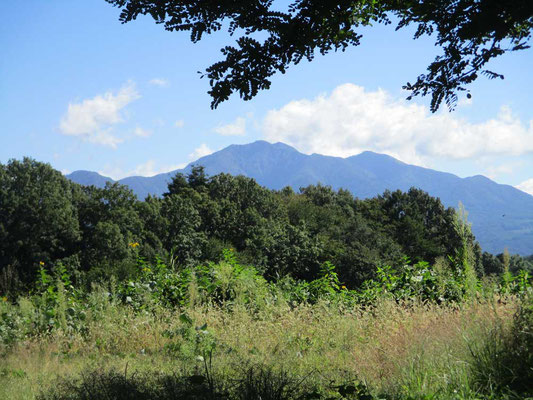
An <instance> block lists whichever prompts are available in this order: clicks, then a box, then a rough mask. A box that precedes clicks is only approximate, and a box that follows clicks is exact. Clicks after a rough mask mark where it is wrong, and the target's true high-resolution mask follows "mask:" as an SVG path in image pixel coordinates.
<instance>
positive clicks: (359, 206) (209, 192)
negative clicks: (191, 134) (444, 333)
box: [0, 158, 533, 293]
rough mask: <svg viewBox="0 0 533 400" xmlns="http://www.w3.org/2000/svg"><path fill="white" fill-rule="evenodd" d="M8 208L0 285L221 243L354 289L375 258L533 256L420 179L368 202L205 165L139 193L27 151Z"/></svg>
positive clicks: (203, 253)
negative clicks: (486, 246) (278, 185)
mask: <svg viewBox="0 0 533 400" xmlns="http://www.w3.org/2000/svg"><path fill="white" fill-rule="evenodd" d="M0 205H1V206H0V271H1V273H0V293H10V292H18V291H21V290H26V289H29V288H31V285H32V283H33V282H34V280H35V277H36V275H37V272H38V270H39V267H40V265H41V264H43V265H46V266H47V267H49V266H54V265H56V266H57V265H59V264H61V265H65V266H67V267H68V268H69V270H71V271H72V272H71V273H72V275H73V277H74V279H76V280H77V281H78V282H77V283H78V284H81V285H84V284H87V283H88V282H95V281H105V280H108V279H109V278H110V277H111V276H115V277H116V278H118V279H119V280H124V279H129V278H132V277H134V276H135V274H137V273H138V260H139V259H142V260H145V261H146V262H154V261H155V260H156V259H159V260H162V261H164V262H166V263H167V264H169V265H173V266H191V265H195V264H199V263H205V262H208V261H213V262H217V261H220V259H221V257H222V251H223V249H232V251H233V252H234V254H235V255H236V257H237V259H238V260H239V261H240V262H241V263H244V264H247V265H253V266H254V267H255V268H257V270H258V271H260V273H261V274H262V275H263V276H265V277H266V278H267V279H269V280H274V279H276V278H279V277H281V276H285V275H290V276H292V277H293V278H296V279H302V280H308V281H310V280H312V279H315V278H317V276H318V273H319V269H320V266H321V265H322V264H323V263H324V262H326V261H328V262H331V263H332V264H333V265H335V266H336V268H337V272H338V274H339V278H340V280H341V281H342V282H343V283H344V284H345V285H346V286H348V287H349V288H357V287H359V286H360V285H361V283H362V282H364V281H365V280H367V279H369V278H372V277H373V276H374V274H375V271H376V268H377V267H378V266H384V265H401V264H405V263H409V262H410V263H417V262H419V261H427V262H428V263H430V264H433V263H435V261H436V260H438V259H440V260H444V262H447V263H452V264H453V263H454V262H458V259H459V258H461V257H467V258H468V261H469V263H470V265H472V266H473V267H474V269H475V271H476V273H477V274H478V276H483V275H490V274H501V273H502V272H503V271H504V270H505V269H506V268H507V269H509V270H510V271H511V272H517V271H519V270H528V271H532V270H533V257H529V258H523V257H519V256H517V255H509V254H507V253H506V252H502V254H499V255H492V254H489V253H487V252H482V249H481V248H480V247H479V245H478V244H477V242H476V240H475V238H474V236H473V235H472V234H471V232H470V230H469V229H462V228H461V226H462V223H461V216H460V215H459V213H457V212H456V211H455V210H454V209H452V208H447V209H446V208H445V207H443V205H442V204H441V202H440V201H439V199H436V198H433V197H431V196H429V195H428V194H427V193H425V192H423V191H421V190H418V189H416V188H412V189H411V190H409V191H408V192H401V191H395V192H389V191H386V192H385V193H383V194H382V195H380V196H377V197H375V198H371V199H365V200H360V199H357V198H354V196H353V195H352V194H351V193H350V192H348V191H346V190H338V191H334V190H332V189H331V188H330V187H328V186H322V185H320V184H317V185H311V186H307V187H303V188H300V190H299V192H298V193H296V192H295V191H293V190H292V189H291V188H289V187H287V188H284V189H282V190H279V191H274V190H269V189H266V188H264V187H261V186H260V185H258V184H257V183H256V182H255V181H254V180H253V179H250V178H247V177H244V176H231V175H228V174H219V175H215V176H211V177H209V176H206V174H205V173H204V169H203V167H202V166H196V167H194V168H193V169H192V171H191V172H190V173H189V174H188V175H187V176H185V175H183V174H177V175H176V176H175V177H174V178H173V179H172V182H171V183H170V184H169V186H168V191H167V192H166V193H165V194H164V196H163V198H156V197H151V196H149V197H147V198H146V199H145V200H144V201H140V200H138V199H137V198H136V197H135V196H134V195H133V194H132V192H131V191H130V190H129V189H127V188H126V187H124V186H121V185H118V184H108V185H107V186H106V187H105V188H103V189H99V188H96V187H83V186H80V185H78V184H75V183H73V182H71V181H69V180H68V179H66V178H65V177H64V176H63V175H62V174H61V173H60V172H59V171H56V170H54V169H53V168H52V167H51V166H50V165H48V164H45V163H40V162H37V161H35V160H32V159H29V158H25V159H24V160H22V161H16V160H12V161H10V162H9V163H7V164H6V165H0ZM462 218H463V219H464V218H465V217H464V216H463V217H462ZM463 222H464V221H463ZM466 227H468V226H467V225H466ZM465 249H468V250H467V251H466V252H467V253H468V254H462V253H464V252H465ZM502 250H503V249H502Z"/></svg>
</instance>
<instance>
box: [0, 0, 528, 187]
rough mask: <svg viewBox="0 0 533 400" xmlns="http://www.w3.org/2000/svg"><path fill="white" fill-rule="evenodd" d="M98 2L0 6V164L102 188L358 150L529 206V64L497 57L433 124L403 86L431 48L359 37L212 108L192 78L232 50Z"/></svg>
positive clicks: (374, 31) (32, 1) (56, 0)
mask: <svg viewBox="0 0 533 400" xmlns="http://www.w3.org/2000/svg"><path fill="white" fill-rule="evenodd" d="M118 15H119V10H118V9H116V8H113V7H112V6H110V5H109V4H108V3H106V2H105V1H104V0H91V1H73V0H48V1H42V0H26V1H24V2H6V4H3V8H2V13H1V16H0V18H1V24H0V46H1V48H2V56H1V57H0V122H1V124H2V134H1V138H2V146H0V162H2V163H6V162H7V161H8V160H9V159H12V158H17V159H20V158H22V157H24V156H31V157H33V158H35V159H37V160H39V161H45V162H49V163H51V164H52V165H53V166H54V167H55V168H57V169H59V170H61V171H64V172H69V171H74V170H78V169H86V170H93V171H98V172H100V173H102V174H105V175H108V176H111V177H113V178H121V177H124V176H128V175H133V174H135V175H152V174H155V173H158V172H164V171H169V170H172V169H176V168H178V167H181V166H183V165H184V164H186V163H188V162H190V161H193V160H195V159H196V158H198V157H199V156H202V155H205V154H208V153H210V152H212V151H216V150H219V149H221V148H223V147H225V146H228V145H230V144H233V143H249V142H252V141H254V140H257V139H266V140H269V141H272V142H275V141H282V142H285V143H287V144H290V145H293V146H294V147H296V148H297V149H298V150H300V151H302V152H305V153H313V152H316V153H322V154H329V155H336V156H349V155H352V154H357V153H359V152H361V151H364V150H373V151H377V152H382V153H387V154H391V155H393V156H396V157H397V158H399V159H401V160H403V161H405V162H409V163H414V164H418V165H422V166H426V167H430V168H434V169H438V170H443V171H448V172H452V173H455V174H457V175H459V176H463V177H464V176H471V175H476V174H482V175H486V176H489V177H490V178H492V179H494V180H496V181H497V182H500V183H506V184H511V185H515V186H518V185H521V186H520V187H521V188H522V189H523V190H527V191H530V192H531V193H533V94H532V92H533V74H531V72H530V71H531V70H532V69H533V68H532V67H533V51H531V50H526V51H523V52H520V53H515V54H509V55H507V56H504V57H501V58H500V59H499V60H496V61H494V62H493V63H492V64H491V67H492V69H494V70H496V71H497V72H501V73H503V74H505V76H506V79H505V80H504V81H488V80H487V79H484V78H480V79H478V81H477V82H475V83H474V84H473V85H472V86H471V92H472V95H473V98H472V100H471V101H466V99H462V100H461V101H460V105H459V107H458V108H457V110H456V111H454V112H453V113H449V112H448V111H447V110H446V109H442V110H441V111H440V112H439V113H437V114H435V115H432V114H431V113H429V111H428V104H429V99H428V98H422V99H416V100H415V101H411V102H407V101H405V100H404V99H405V97H406V95H407V94H406V93H405V92H403V91H402V89H401V87H402V85H403V84H404V83H405V82H407V81H413V80H414V79H415V78H416V76H417V75H418V74H420V73H423V72H424V71H425V68H426V66H427V65H428V64H429V62H431V61H432V60H433V58H434V56H435V55H436V54H437V52H438V51H439V50H438V49H437V48H435V47H434V45H433V41H432V39H431V38H425V39H423V40H416V41H414V40H412V31H410V30H402V31H400V32H395V31H394V28H393V27H391V26H388V27H384V26H376V27H372V28H369V29H366V30H365V31H364V32H363V33H364V37H363V41H362V43H363V44H362V45H361V46H359V47H355V48H351V49H349V50H348V51H346V52H344V53H332V54H330V55H327V56H324V57H322V56H317V57H316V58H315V60H314V61H313V62H311V63H308V62H305V61H304V62H302V63H301V64H300V65H297V66H293V67H291V68H290V70H289V71H288V72H287V74H285V75H279V76H275V77H274V79H273V84H272V88H271V89H270V90H268V91H264V92H262V93H260V94H259V95H258V96H257V97H256V98H255V99H253V100H252V101H248V102H244V101H242V100H241V99H239V98H238V97H233V98H231V99H230V101H228V102H225V103H223V104H222V105H221V106H219V108H218V109H217V110H215V111H212V110H211V109H210V107H209V105H210V97H209V96H208V95H207V91H208V90H209V85H208V82H207V81H206V80H205V79H203V80H202V79H199V74H198V73H197V71H200V70H203V69H205V68H206V67H208V66H209V65H211V64H212V63H213V62H215V61H218V60H219V59H220V58H221V56H220V53H219V49H220V48H221V47H222V46H223V45H226V44H230V43H232V41H233V40H234V38H230V37H228V36H227V34H225V33H217V34H216V35H214V36H207V37H205V39H203V40H202V41H201V42H200V43H198V44H192V43H190V41H189V37H188V34H187V33H171V32H166V31H165V30H164V29H163V28H162V26H160V25H156V24H155V23H154V22H153V20H152V19H151V18H149V17H140V18H139V19H138V20H137V21H134V22H132V23H128V24H125V25H123V24H120V22H119V21H118Z"/></svg>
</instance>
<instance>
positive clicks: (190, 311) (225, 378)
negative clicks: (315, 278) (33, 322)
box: [0, 291, 519, 400]
mask: <svg viewBox="0 0 533 400" xmlns="http://www.w3.org/2000/svg"><path fill="white" fill-rule="evenodd" d="M89 301H90V302H92V307H91V308H90V309H91V310H93V311H92V312H91V313H89V314H88V315H87V328H86V330H85V331H84V332H82V333H73V332H70V333H69V332H68V330H67V331H64V330H61V329H58V330H55V331H54V332H52V333H51V334H46V335H41V336H38V337H33V338H31V339H27V340H24V341H20V342H17V343H16V344H15V345H13V346H10V347H9V348H7V347H6V348H4V349H3V355H2V358H1V359H0V363H1V364H0V365H1V366H0V398H1V399H13V400H15V399H33V398H35V397H36V396H39V395H42V394H43V393H45V394H46V395H43V396H44V397H43V398H57V399H59V398H65V399H66V398H69V399H70V398H72V399H74V398H92V397H68V396H67V392H68V393H70V392H71V391H72V388H70V389H68V388H67V387H66V386H65V385H67V386H68V385H69V384H72V382H76V379H78V378H79V377H80V376H84V377H85V378H84V379H86V380H87V381H82V382H79V381H78V383H79V385H81V386H83V385H85V387H86V388H87V390H88V392H92V393H93V394H94V395H95V396H96V397H94V398H99V397H98V396H100V398H119V397H113V396H110V397H105V396H104V395H103V394H101V393H100V392H98V390H97V389H95V388H91V385H96V386H98V385H97V384H96V383H95V380H97V381H98V382H100V384H99V385H100V386H101V384H102V382H105V379H106V377H107V378H109V377H110V376H114V375H113V374H115V375H116V376H118V377H120V378H121V379H123V378H124V379H126V381H128V379H133V380H135V379H139V378H142V379H141V380H140V381H141V382H144V383H146V385H148V386H150V385H151V387H156V386H157V382H156V380H157V379H160V378H161V377H162V376H172V377H174V378H173V379H178V378H180V377H191V376H197V377H198V376H202V377H203V378H198V379H200V380H202V381H204V380H205V379H206V378H209V382H215V381H216V386H217V388H219V390H220V391H226V392H228V390H229V392H228V393H230V392H231V386H232V384H229V383H231V382H233V383H235V382H239V380H241V381H242V380H243V379H244V378H243V377H246V376H247V374H248V375H249V373H250V371H253V370H255V371H262V372H261V373H263V374H267V375H268V374H270V375H268V377H269V378H268V379H272V380H280V379H282V378H281V376H284V377H285V378H286V379H287V380H288V382H293V383H294V382H296V383H298V385H297V389H296V391H295V392H294V393H292V392H290V391H289V390H288V389H287V390H285V391H286V397H279V398H297V397H298V396H300V397H301V396H302V393H308V394H309V393H312V394H314V395H320V396H322V397H323V398H328V396H329V397H331V396H333V397H334V398H335V396H336V397H337V398H342V397H343V395H344V396H345V397H349V396H352V398H364V397H361V396H363V395H364V393H363V391H364V392H366V390H367V389H368V392H369V393H370V394H371V395H372V396H374V398H412V399H431V398H439V399H440V398H442V399H448V398H449V399H467V398H468V399H473V398H497V396H498V395H501V392H496V389H499V388H497V387H495V386H494V387H491V385H493V384H494V385H496V384H497V382H495V383H491V378H488V379H485V378H486V377H485V378H484V377H483V374H484V373H486V372H488V369H490V367H491V365H492V364H494V355H495V354H497V353H498V351H501V350H502V349H503V347H502V346H504V345H505V343H504V342H505V340H504V338H505V337H507V336H508V333H509V332H510V330H511V328H512V326H513V316H514V315H515V313H516V310H517V301H516V300H515V299H513V298H509V299H507V300H506V301H499V302H498V301H492V300H491V301H486V300H477V301H471V302H465V303H464V304H462V305H460V306H458V305H455V306H437V305H424V304H418V303H409V304H398V303H397V302H394V301H387V300H383V301H380V302H378V303H377V304H376V305H375V306H374V307H372V308H367V309H363V308H358V307H350V308H343V307H339V306H338V305H332V304H329V303H328V302H327V301H321V302H318V303H317V304H314V305H305V304H302V305H298V306H296V307H293V306H290V305H289V304H288V303H287V302H284V301H280V302H278V303H277V304H270V305H268V306H264V307H262V308H261V309H259V310H258V309H254V310H253V311H252V310H250V309H249V308H247V307H245V306H242V305H238V304H233V305H232V306H231V307H229V306H225V307H215V306H206V305H194V304H192V305H190V306H189V307H188V308H187V309H182V310H180V311H174V312H173V311H169V310H168V309H164V308H157V307H155V308H152V309H150V310H149V311H146V312H134V311H133V310H132V308H131V307H127V306H124V305H121V304H115V303H113V302H110V301H108V300H107V298H106V294H105V293H104V292H103V291H94V292H93V293H92V294H91V296H90V299H89ZM21 307H24V303H22V305H21ZM491 363H492V364H491ZM265 371H267V372H268V373H266V372H265ZM91 372H96V374H92V375H91V374H90V373H91ZM106 374H108V375H106ZM109 374H111V375H109ZM280 374H281V375H280ZM116 376H115V378H116ZM128 377H129V378H128ZM58 378H59V380H58ZM152 380H154V381H153V382H152ZM61 382H63V383H61ZM69 382H70V383H69ZM110 382H115V383H116V382H117V381H116V379H114V380H113V379H111V381H110ZM150 382H152V383H150ZM130 383H131V382H130ZM356 383H359V386H357V385H355V384H356ZM204 384H205V382H204ZM342 385H344V386H342ZM346 385H348V386H346ZM81 386H80V387H81ZM96 386H95V387H96ZM100 386H98V387H100ZM339 387H340V388H341V390H340V393H339ZM343 387H344V388H346V387H349V388H350V390H352V387H355V388H357V391H359V392H360V393H359V392H357V393H359V397H357V396H358V394H357V393H355V392H353V391H348V392H346V390H345V389H342V388H343ZM360 388H364V390H363V389H360ZM69 390H70V392H69ZM493 391H494V392H493ZM53 393H55V394H53ZM98 393H100V395H98ZM291 393H292V394H291ZM297 393H299V394H297ZM498 393H500V394H498ZM509 393H511V392H509ZM47 396H48V397H47ZM53 396H56V397H53ZM61 396H64V397H61ZM80 396H81V395H80ZM206 396H207V395H206ZM354 396H355V397H354ZM509 396H510V397H513V395H512V393H511V394H509ZM141 397H142V396H141V395H138V396H136V397H123V398H141ZM261 397H262V398H264V397H265V396H261ZM120 398H122V397H120ZM147 398H150V397H147ZM160 398H164V397H163V396H160ZM191 398H192V397H191ZM205 398H208V397H205ZM250 398H251V397H250ZM317 398H318V397H317ZM515 398H519V397H516V396H515Z"/></svg>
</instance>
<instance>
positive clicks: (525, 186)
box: [516, 178, 533, 196]
mask: <svg viewBox="0 0 533 400" xmlns="http://www.w3.org/2000/svg"><path fill="white" fill-rule="evenodd" d="M516 188H517V189H520V190H521V191H523V192H526V193H529V194H530V195H532V196H533V178H531V179H528V180H526V181H524V182H522V183H521V184H519V185H516Z"/></svg>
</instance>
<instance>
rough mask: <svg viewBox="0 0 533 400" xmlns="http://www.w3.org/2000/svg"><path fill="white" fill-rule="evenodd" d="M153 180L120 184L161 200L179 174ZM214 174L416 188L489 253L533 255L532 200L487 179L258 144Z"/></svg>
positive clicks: (220, 156) (359, 189)
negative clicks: (459, 213) (461, 222)
mask: <svg viewBox="0 0 533 400" xmlns="http://www.w3.org/2000/svg"><path fill="white" fill-rule="evenodd" d="M192 164H193V163H191V164H189V165H188V166H187V167H186V168H185V169H183V170H176V171H173V172H169V173H165V174H159V175H156V176H153V177H149V178H147V177H129V178H124V179H121V180H120V181H118V182H119V183H122V184H125V185H128V186H129V187H130V188H131V189H132V190H133V191H134V192H135V194H137V196H138V197H139V198H144V197H146V195H148V194H153V195H157V196H160V195H162V194H163V193H164V192H165V191H166V189H167V183H168V182H169V181H170V179H171V177H172V176H173V175H174V174H175V173H176V172H185V173H186V172H187V171H188V170H190V168H191V166H192ZM194 164H199V165H203V166H204V167H205V169H206V172H207V173H208V174H209V175H215V174H218V173H221V172H226V173H230V174H232V175H239V174H242V175H246V176H249V177H251V178H254V179H255V180H256V181H257V182H258V183H259V184H261V185H264V186H266V187H268V188H271V189H281V188H283V187H285V186H292V187H293V188H294V189H296V190H297V189H298V188H300V187H302V186H307V185H309V184H316V183H318V182H320V183H322V184H325V185H331V186H332V187H333V188H335V189H338V188H345V189H348V190H350V191H351V192H352V193H353V194H354V195H355V196H357V197H359V198H367V197H372V196H375V195H377V194H381V193H383V192H384V191H385V190H386V189H389V190H396V189H400V190H404V191H405V190H408V189H409V188H410V187H413V186H414V187H417V188H420V189H422V190H425V191H427V192H428V193H430V194H431V195H432V196H436V197H439V198H440V199H441V201H442V202H443V203H444V204H445V205H446V206H451V207H457V205H458V204H459V202H462V203H463V204H464V205H465V207H466V209H467V211H468V212H469V221H470V222H472V229H473V231H474V234H475V235H476V237H477V239H478V240H479V242H480V243H481V245H482V247H483V249H484V250H487V251H490V252H493V253H500V252H502V251H503V249H504V248H505V247H508V248H509V251H510V252H511V253H518V254H522V255H528V254H532V253H533V196H531V195H529V194H526V193H524V192H522V191H520V190H518V189H516V188H514V187H512V186H508V185H500V184H498V183H496V182H493V181H491V180H490V179H488V178H485V177H483V176H480V175H478V176H473V177H470V178H464V179H463V178H459V177H458V176H455V175H453V174H449V173H444V172H439V171H434V170H431V169H427V168H422V167H417V166H414V165H409V164H405V163H403V162H401V161H398V160H396V159H395V158H393V157H390V156H387V155H383V154H377V153H373V152H370V151H367V152H364V153H361V154H358V155H355V156H352V157H348V158H339V157H330V156H323V155H319V154H312V155H306V154H302V153H300V152H298V151H297V150H296V149H294V148H292V147H290V146H288V145H286V144H283V143H275V144H270V143H267V142H265V141H257V142H254V143H251V144H247V145H232V146H229V147H227V148H225V149H223V150H220V151H218V152H216V153H213V154H211V155H208V156H205V157H202V158H200V159H199V160H197V161H195V162H194ZM67 177H68V178H70V179H71V180H73V181H74V182H78V183H81V184H94V185H96V186H103V185H104V184H105V182H106V181H112V180H111V179H110V178H106V177H102V176H100V175H98V174H97V173H94V172H92V173H90V172H87V171H76V172H73V173H72V174H70V175H67Z"/></svg>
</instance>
